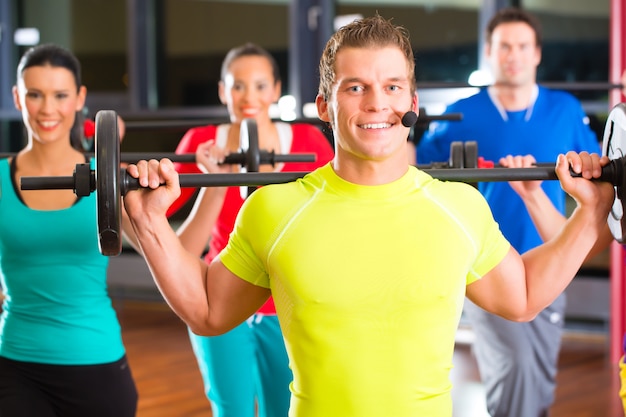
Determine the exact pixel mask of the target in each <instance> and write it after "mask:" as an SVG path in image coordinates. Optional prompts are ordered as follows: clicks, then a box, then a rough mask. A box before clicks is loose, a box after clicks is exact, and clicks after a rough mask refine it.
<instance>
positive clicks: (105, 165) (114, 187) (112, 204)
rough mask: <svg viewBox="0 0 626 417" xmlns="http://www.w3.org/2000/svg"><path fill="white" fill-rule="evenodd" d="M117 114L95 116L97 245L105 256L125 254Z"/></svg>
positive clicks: (101, 113)
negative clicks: (122, 229)
mask: <svg viewBox="0 0 626 417" xmlns="http://www.w3.org/2000/svg"><path fill="white" fill-rule="evenodd" d="M118 135H119V132H118V129H117V114H116V113H115V112H114V111H112V110H101V111H99V112H98V113H97V114H96V135H95V138H94V141H95V142H94V145H95V152H96V153H95V164H96V174H95V176H96V199H97V204H96V216H97V219H98V244H99V246H100V252H101V253H102V254H103V255H106V256H117V255H119V254H120V253H121V252H122V233H121V224H122V212H121V207H120V205H121V192H120V181H119V174H120V140H119V136H118Z"/></svg>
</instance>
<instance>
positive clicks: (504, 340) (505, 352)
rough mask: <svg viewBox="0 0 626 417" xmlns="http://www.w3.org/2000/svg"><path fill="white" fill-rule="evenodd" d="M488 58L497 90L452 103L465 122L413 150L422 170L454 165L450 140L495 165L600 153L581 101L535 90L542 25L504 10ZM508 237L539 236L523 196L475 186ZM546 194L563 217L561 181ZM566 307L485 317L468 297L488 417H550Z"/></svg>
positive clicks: (437, 126) (490, 37)
mask: <svg viewBox="0 0 626 417" xmlns="http://www.w3.org/2000/svg"><path fill="white" fill-rule="evenodd" d="M486 35H487V36H486V40H487V44H486V45H485V53H486V57H487V59H488V61H489V63H490V65H491V68H492V71H493V76H494V83H493V85H491V86H490V87H487V88H483V89H481V90H480V91H479V92H478V93H477V94H475V95H473V96H471V97H468V98H465V99H462V100H459V101H458V102H456V103H453V104H451V105H450V106H448V108H447V110H446V112H449V113H462V114H463V120H462V121H451V122H440V123H432V124H431V127H430V130H429V131H428V132H426V133H425V135H424V137H423V138H422V140H421V142H420V144H419V146H418V149H417V161H418V163H420V164H426V163H431V162H440V161H446V160H448V157H449V153H450V143H451V142H452V141H476V142H477V143H478V154H479V155H480V156H482V157H484V158H485V159H487V160H491V161H495V162H496V163H497V162H498V161H499V160H500V158H503V157H506V156H507V155H532V156H533V157H534V159H535V160H536V161H539V162H552V161H555V160H556V158H557V155H558V154H559V153H563V152H566V151H568V150H574V151H578V152H580V151H589V152H597V153H600V146H599V143H598V138H597V136H596V135H595V134H594V133H593V131H592V130H591V129H590V127H589V122H588V118H587V117H586V115H585V113H584V111H583V109H582V107H581V104H580V103H579V101H578V100H577V99H576V98H575V97H573V96H572V95H570V94H569V93H566V92H562V91H554V90H550V89H547V88H543V87H541V86H538V85H537V82H536V74H537V67H538V65H539V63H540V61H541V43H542V34H541V27H540V25H539V23H538V21H537V20H536V18H535V17H534V16H532V15H530V14H528V13H526V12H524V11H522V10H519V9H517V8H507V9H502V10H500V11H499V12H498V13H496V15H495V16H494V17H492V19H491V21H490V22H489V24H488V26H487V33H486ZM478 187H479V189H480V191H481V192H482V193H483V195H484V196H485V197H486V199H487V201H488V202H489V204H490V206H491V209H492V211H493V214H494V217H495V219H496V221H497V222H498V223H499V224H500V227H501V230H502V231H503V233H504V235H505V236H506V238H507V239H508V240H509V241H510V242H511V244H512V245H513V246H514V247H515V248H516V249H517V250H518V251H519V252H520V253H523V252H525V251H528V250H529V249H532V248H534V247H535V246H537V245H539V244H541V242H542V239H541V237H540V235H539V233H538V231H537V229H536V228H535V225H534V224H533V221H532V219H531V218H530V216H529V214H528V211H527V210H526V207H525V205H524V202H523V201H522V199H521V198H520V197H519V196H518V195H517V194H516V192H515V191H514V190H513V189H512V188H511V186H510V185H509V184H508V183H506V182H488V183H480V184H478ZM542 187H543V189H544V191H545V192H546V194H547V195H548V196H549V198H550V200H551V201H552V204H554V206H555V207H556V208H557V209H558V210H559V211H560V212H561V213H563V214H565V194H564V193H563V191H562V190H561V188H560V186H559V183H558V182H556V181H545V182H543V183H542ZM564 310H565V295H564V294H563V295H561V296H560V297H559V298H558V299H557V300H556V301H555V302H554V303H553V304H552V305H551V306H549V307H548V308H546V309H545V310H544V311H543V312H542V313H541V314H539V315H538V316H537V318H536V319H535V320H533V321H531V322H528V323H516V322H511V321H507V320H505V319H502V318H500V317H496V316H494V315H492V314H489V313H487V312H485V311H484V310H482V309H480V308H479V307H477V306H476V305H474V304H472V303H471V302H470V301H469V300H468V301H467V302H466V305H465V308H464V312H465V315H466V317H467V318H468V320H469V321H470V323H471V325H472V328H473V329H474V331H475V333H476V341H475V342H474V352H475V355H476V359H477V362H478V366H479V370H480V374H481V378H482V381H483V383H484V385H485V388H486V393H487V408H488V411H489V413H490V415H491V416H492V417H511V416H515V417H540V416H547V415H548V411H549V408H550V406H551V404H552V402H553V401H554V387H555V377H556V371H557V360H558V354H559V349H560V344H561V333H562V329H563V319H564V317H563V316H564Z"/></svg>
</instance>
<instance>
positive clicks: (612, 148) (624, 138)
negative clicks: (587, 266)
mask: <svg viewBox="0 0 626 417" xmlns="http://www.w3.org/2000/svg"><path fill="white" fill-rule="evenodd" d="M625 154H626V104H625V103H619V104H617V105H616V106H615V107H613V109H611V111H610V112H609V116H608V117H607V120H606V124H605V126H604V137H603V140H602V155H606V156H608V157H609V159H611V160H614V159H618V158H621V157H623V156H624V155H625ZM625 190H626V178H622V181H621V185H616V186H615V201H614V202H613V208H612V209H611V213H609V217H608V219H607V223H608V225H609V229H611V234H612V235H613V237H614V238H615V240H617V241H618V242H620V243H623V242H624V241H625V240H626V236H625V231H626V218H625V217H624V195H623V193H624V191H625Z"/></svg>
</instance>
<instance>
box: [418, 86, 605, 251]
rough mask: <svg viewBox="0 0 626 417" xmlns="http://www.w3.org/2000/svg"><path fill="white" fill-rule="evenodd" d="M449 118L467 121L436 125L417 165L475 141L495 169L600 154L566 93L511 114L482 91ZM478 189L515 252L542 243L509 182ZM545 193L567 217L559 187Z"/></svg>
mask: <svg viewBox="0 0 626 417" xmlns="http://www.w3.org/2000/svg"><path fill="white" fill-rule="evenodd" d="M446 113H462V114H463V119H462V120H461V121H442V122H433V123H431V125H430V129H429V131H428V132H426V133H425V134H424V137H423V138H422V140H421V141H420V143H419V145H418V148H417V161H418V163H420V164H428V163H431V162H443V161H448V159H449V157H450V143H451V142H453V141H462V142H466V141H476V142H477V143H478V155H479V156H482V157H484V158H485V159H486V160H490V161H493V162H495V163H496V164H497V163H498V161H499V159H500V158H501V157H504V156H506V155H509V154H510V155H527V154H531V155H533V156H534V157H535V159H536V161H537V162H553V163H556V158H557V156H558V154H560V153H566V152H567V151H576V152H581V151H589V152H596V153H600V152H601V150H600V145H599V143H598V138H597V136H596V135H595V133H594V132H593V131H592V130H591V128H590V127H589V121H588V117H587V116H586V114H585V113H584V111H583V109H582V106H581V105H580V102H579V101H578V100H577V99H576V98H575V97H574V96H572V95H571V94H569V93H566V92H563V91H556V90H551V89H547V88H544V87H538V89H537V94H536V100H535V101H534V103H533V105H531V106H530V107H529V108H528V109H526V110H523V111H515V112H507V111H505V110H504V109H502V108H501V106H498V105H497V103H496V101H494V100H493V99H492V98H491V97H490V95H489V93H488V91H487V89H482V90H481V91H480V92H479V93H477V94H476V95H473V96H471V97H468V98H465V99H461V100H459V101H457V102H456V103H453V104H451V105H450V106H448V108H447V109H446ZM478 187H479V190H480V191H481V192H482V194H483V195H484V196H485V198H486V199H487V201H488V202H489V205H490V206H491V209H492V211H493V215H494V218H495V219H496V221H497V222H498V223H499V224H500V228H501V230H502V232H503V233H504V236H505V237H506V238H507V239H508V240H509V242H511V244H512V245H513V247H515V248H516V249H517V250H518V251H519V252H520V253H522V252H525V251H527V250H529V249H531V248H533V247H535V246H538V245H539V244H541V243H542V240H541V238H540V237H539V234H538V233H537V230H536V228H535V226H534V224H533V222H532V220H531V218H530V216H529V215H528V211H527V210H526V207H525V206H524V203H523V201H522V199H521V198H520V197H519V196H518V195H517V193H515V191H513V189H512V188H511V187H510V186H509V184H508V183H507V182H485V183H480V184H479V185H478ZM542 187H543V189H544V190H545V191H546V193H547V194H548V196H549V197H550V200H552V203H553V204H554V205H555V207H557V208H558V209H559V210H560V211H561V212H562V213H565V193H564V192H563V190H562V189H561V186H560V184H559V182H558V181H544V182H543V183H542ZM511 219H517V220H516V221H514V222H513V221H511Z"/></svg>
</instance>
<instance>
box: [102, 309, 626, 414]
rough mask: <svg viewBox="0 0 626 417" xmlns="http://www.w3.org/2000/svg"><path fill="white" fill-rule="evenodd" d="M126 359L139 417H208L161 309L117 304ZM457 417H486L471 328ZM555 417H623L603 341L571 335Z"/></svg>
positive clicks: (466, 332) (178, 332)
mask: <svg viewBox="0 0 626 417" xmlns="http://www.w3.org/2000/svg"><path fill="white" fill-rule="evenodd" d="M114 303H115V307H116V310H117V312H118V315H119V318H120V321H121V323H122V329H123V337H124V341H125V343H126V348H127V355H128V360H129V362H130V364H131V368H132V370H133V375H134V377H135V380H136V384H137V389H138V390H139V409H138V413H137V417H163V416H168V417H200V416H203V417H207V416H211V415H212V414H211V407H210V405H209V403H208V402H207V400H206V399H205V397H204V393H203V388H202V382H201V378H200V374H199V371H198V368H197V365H196V362H195V358H194V356H193V353H192V351H191V347H190V345H189V339H188V338H187V330H186V327H185V325H184V324H183V323H182V321H181V320H180V319H179V318H178V317H176V316H175V315H174V313H172V311H171V310H170V309H169V307H168V306H167V305H166V304H165V303H164V302H162V301H161V302H159V301H137V300H132V301H131V300H128V299H115V301H114ZM451 378H452V382H453V385H454V389H453V399H454V410H455V412H454V417H488V416H487V414H486V412H485V411H484V399H483V398H484V394H483V388H482V386H481V384H480V381H479V379H478V373H477V370H476V364H475V362H474V359H473V357H472V354H471V329H464V328H461V329H460V331H459V337H458V343H457V347H456V349H455V354H454V368H453V371H452V375H451ZM557 379H558V385H557V390H556V402H555V404H554V406H553V407H552V410H551V413H550V417H598V416H603V417H624V411H623V409H622V406H621V402H620V400H619V397H618V391H619V380H618V378H617V368H616V366H615V365H614V364H612V363H610V362H609V359H608V341H607V340H606V337H605V336H604V335H602V334H598V333H597V332H594V333H585V332H568V333H567V334H566V336H565V337H564V339H563V347H562V350H561V357H560V361H559V374H558V377H557Z"/></svg>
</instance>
